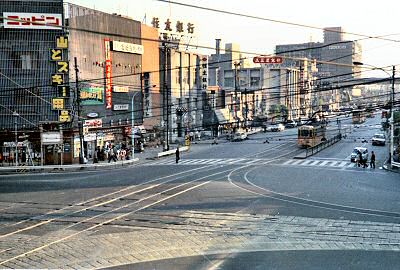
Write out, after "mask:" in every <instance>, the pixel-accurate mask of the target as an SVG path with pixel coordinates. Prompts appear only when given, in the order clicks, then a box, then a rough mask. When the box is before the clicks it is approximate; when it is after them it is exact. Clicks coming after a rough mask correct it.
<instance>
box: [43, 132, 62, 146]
mask: <svg viewBox="0 0 400 270" xmlns="http://www.w3.org/2000/svg"><path fill="white" fill-rule="evenodd" d="M41 140H42V144H44V145H51V144H61V143H62V136H61V133H60V132H43V133H42V134H41Z"/></svg>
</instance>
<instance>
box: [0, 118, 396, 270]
mask: <svg viewBox="0 0 400 270" xmlns="http://www.w3.org/2000/svg"><path fill="white" fill-rule="evenodd" d="M379 122H380V119H378V118H372V119H368V120H367V122H366V123H365V124H364V126H363V125H361V126H360V127H358V128H356V127H354V126H352V125H351V121H350V120H349V119H342V127H341V131H342V133H343V134H346V135H347V138H346V139H344V140H342V141H340V142H338V143H337V144H335V145H333V146H331V147H330V148H327V149H325V150H323V151H321V152H320V153H318V154H316V155H315V156H312V157H309V158H307V159H305V160H296V159H293V157H294V156H295V155H297V154H299V153H300V152H301V151H302V150H301V149H299V148H298V147H297V145H296V134H297V129H289V130H285V131H283V132H277V133H259V134H255V135H252V136H250V138H249V139H248V140H245V141H242V142H226V141H220V142H219V144H218V145H211V144H198V145H194V146H193V147H192V149H191V151H190V152H188V153H182V159H181V160H180V162H179V163H178V164H176V163H175V159H174V157H168V158H163V159H160V160H154V161H150V160H149V161H145V162H144V161H143V162H140V163H138V164H136V165H133V166H130V167H125V168H120V169H113V170H111V169H109V170H107V169H106V170H99V171H94V172H74V173H55V174H40V175H38V174H35V175H15V176H0V213H1V218H0V221H1V226H0V268H2V267H4V268H75V269H76V268H78V269H82V268H112V267H115V268H118V269H120V268H122V266H123V265H124V267H125V269H398V268H399V259H398V258H399V256H398V255H399V250H400V224H399V220H400V182H399V180H400V177H399V175H398V174H396V173H393V172H389V171H385V170H382V169H379V167H380V166H382V163H383V161H384V159H385V157H386V156H387V154H388V148H387V147H378V146H377V147H375V146H374V147H373V146H371V143H370V142H367V143H362V141H363V140H364V139H366V140H370V138H371V137H372V136H373V134H374V133H375V132H376V131H377V130H379V129H377V124H379ZM329 130H330V132H332V134H333V133H334V132H335V131H338V127H337V125H336V122H332V123H330V126H329ZM266 140H267V142H266ZM360 145H364V146H367V147H368V149H369V151H372V150H374V151H375V152H376V153H377V168H376V169H375V170H373V169H371V168H367V169H363V168H358V167H355V165H354V163H353V164H352V163H350V161H349V155H350V153H351V151H352V149H353V148H354V147H355V146H360Z"/></svg>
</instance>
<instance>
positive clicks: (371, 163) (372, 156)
mask: <svg viewBox="0 0 400 270" xmlns="http://www.w3.org/2000/svg"><path fill="white" fill-rule="evenodd" d="M369 165H370V166H371V169H375V153H374V151H372V152H371V160H370V162H369Z"/></svg>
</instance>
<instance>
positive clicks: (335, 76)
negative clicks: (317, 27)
mask: <svg viewBox="0 0 400 270" xmlns="http://www.w3.org/2000/svg"><path fill="white" fill-rule="evenodd" d="M343 32H344V31H343V29H342V28H341V27H329V28H324V42H322V43H321V42H308V43H302V44H286V45H277V46H276V49H275V51H276V54H277V55H280V56H283V57H284V58H285V62H286V63H287V64H289V65H292V66H294V65H295V64H296V61H297V60H298V59H301V58H308V59H309V60H311V59H316V60H317V69H318V72H317V73H316V80H315V82H314V85H315V86H316V87H317V88H318V91H320V92H321V100H322V101H323V103H324V104H329V106H330V104H332V102H336V101H335V99H332V95H335V94H332V91H331V90H332V88H339V92H338V93H337V96H340V100H339V99H338V100H337V102H341V101H343V100H346V97H347V96H348V93H349V92H350V93H351V88H349V89H344V88H343V83H344V82H351V81H352V80H353V79H357V78H360V77H361V74H360V68H359V67H357V66H354V65H353V62H361V59H362V48H361V44H360V43H358V42H356V41H346V40H345V39H344V35H343ZM330 107H331V106H330Z"/></svg>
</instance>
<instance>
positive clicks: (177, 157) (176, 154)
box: [175, 146, 181, 164]
mask: <svg viewBox="0 0 400 270" xmlns="http://www.w3.org/2000/svg"><path fill="white" fill-rule="evenodd" d="M175 159H176V164H178V161H179V160H180V159H181V158H180V156H179V146H178V147H177V148H176V151H175Z"/></svg>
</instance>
